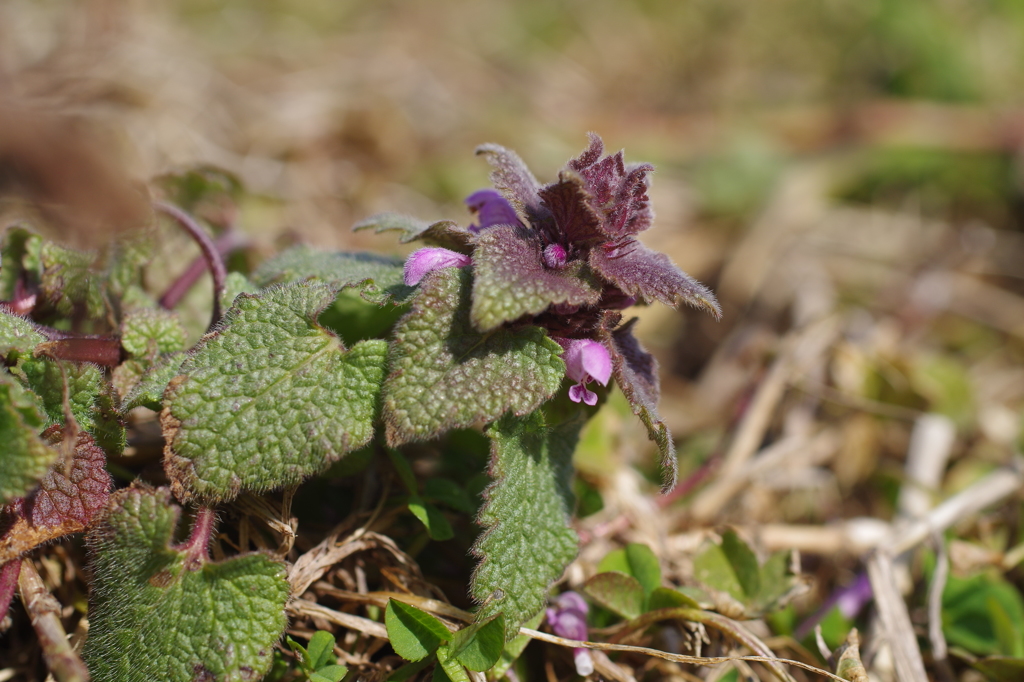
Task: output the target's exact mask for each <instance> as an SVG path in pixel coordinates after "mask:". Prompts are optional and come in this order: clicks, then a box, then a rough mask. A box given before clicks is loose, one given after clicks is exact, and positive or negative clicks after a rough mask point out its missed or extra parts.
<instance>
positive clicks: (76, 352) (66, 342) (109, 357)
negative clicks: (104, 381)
mask: <svg viewBox="0 0 1024 682" xmlns="http://www.w3.org/2000/svg"><path fill="white" fill-rule="evenodd" d="M36 351H37V352H39V353H43V354H45V355H48V356H50V357H52V358H54V359H56V360H70V361H71V362H92V363H94V364H97V365H102V366H104V367H117V366H118V365H119V364H121V339H119V338H117V337H116V336H113V337H95V336H68V337H65V338H62V339H55V340H53V341H44V342H43V343H40V344H39V345H38V346H36Z"/></svg>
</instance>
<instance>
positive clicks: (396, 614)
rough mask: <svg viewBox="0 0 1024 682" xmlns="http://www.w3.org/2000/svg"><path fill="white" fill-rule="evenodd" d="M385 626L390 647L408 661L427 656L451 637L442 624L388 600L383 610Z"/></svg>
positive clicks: (428, 615) (409, 607)
mask: <svg viewBox="0 0 1024 682" xmlns="http://www.w3.org/2000/svg"><path fill="white" fill-rule="evenodd" d="M384 625H385V626H386V627H387V629H388V639H389V640H391V647H392V648H393V649H394V650H395V653H397V654H398V655H399V656H401V657H402V658H404V659H405V660H407V661H419V660H421V659H423V658H425V657H426V656H429V655H430V654H432V653H434V651H436V650H437V647H438V646H439V645H440V644H441V643H443V642H447V641H448V640H449V639H451V635H452V633H451V632H449V631H448V628H446V627H445V626H444V624H443V623H441V621H439V620H438V619H437V618H434V617H433V616H432V615H430V614H429V613H427V612H426V611H421V610H420V609H418V608H416V607H415V606H411V605H409V604H406V603H405V602H400V601H396V600H394V599H389V600H388V605H387V607H386V608H385V609H384Z"/></svg>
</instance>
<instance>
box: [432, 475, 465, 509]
mask: <svg viewBox="0 0 1024 682" xmlns="http://www.w3.org/2000/svg"><path fill="white" fill-rule="evenodd" d="M423 497H425V498H426V499H428V500H432V501H434V502H440V503H441V504H446V505H448V506H449V507H451V508H452V509H454V510H455V511H460V512H462V513H463V514H472V513H474V512H475V511H476V506H475V505H474V504H473V501H472V500H471V499H469V493H467V492H466V490H465V488H463V487H462V486H460V485H459V484H458V483H456V482H455V481H452V480H450V479H447V478H440V477H438V478H428V479H427V480H426V482H425V483H424V484H423Z"/></svg>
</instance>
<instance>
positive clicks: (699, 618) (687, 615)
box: [611, 606, 793, 682]
mask: <svg viewBox="0 0 1024 682" xmlns="http://www.w3.org/2000/svg"><path fill="white" fill-rule="evenodd" d="M663 620H687V621H691V622H694V623H701V624H702V625H705V626H707V627H711V628H714V629H716V630H718V631H719V632H721V633H722V634H724V635H726V636H728V637H730V638H732V639H734V640H735V641H737V642H739V643H740V644H743V645H744V646H746V647H747V648H748V649H750V650H751V651H753V652H754V653H755V654H757V655H758V656H765V657H768V658H774V657H775V654H773V653H772V651H771V650H770V649H769V648H768V647H767V646H766V645H765V644H764V642H762V641H761V640H760V639H758V638H757V637H755V636H754V635H753V634H751V633H750V632H748V631H747V630H746V628H744V627H743V626H742V625H741V624H740V623H737V622H736V621H734V620H732V619H731V618H726V617H725V616H723V615H721V614H718V613H714V612H712V611H703V610H701V609H693V608H688V607H685V606H680V607H673V608H667V609H658V610H656V611H649V612H647V613H645V614H643V615H641V616H639V617H637V618H634V619H633V620H631V621H629V622H628V623H626V624H625V625H624V626H623V627H622V630H620V631H619V632H618V633H616V635H615V637H613V638H612V639H611V641H612V643H615V642H618V641H620V640H621V639H622V638H623V637H625V636H626V635H628V634H629V633H631V632H636V631H637V630H643V629H645V628H647V627H649V626H651V625H653V624H654V623H657V622H659V621H663ZM766 665H767V666H768V669H769V670H770V671H771V672H772V674H773V675H775V677H777V678H778V679H779V680H782V681H783V682H793V677H792V676H791V675H790V674H789V673H788V672H786V669H785V668H783V667H782V666H781V665H779V664H778V663H766Z"/></svg>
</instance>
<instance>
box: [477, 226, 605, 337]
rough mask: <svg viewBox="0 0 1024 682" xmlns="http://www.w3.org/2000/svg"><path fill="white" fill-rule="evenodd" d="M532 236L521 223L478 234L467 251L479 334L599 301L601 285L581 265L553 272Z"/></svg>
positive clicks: (489, 229)
mask: <svg viewBox="0 0 1024 682" xmlns="http://www.w3.org/2000/svg"><path fill="white" fill-rule="evenodd" d="M542 246H543V245H542V243H541V240H540V238H539V237H537V236H536V233H534V232H532V231H531V230H528V229H527V228H525V227H522V226H521V225H498V226H495V227H490V228H488V229H486V230H482V231H481V232H480V235H479V236H478V237H477V245H476V250H475V251H474V252H473V273H474V276H475V278H476V279H475V282H474V283H473V307H472V312H471V317H472V320H473V324H474V326H475V327H476V328H477V329H479V330H480V331H484V332H486V331H490V330H492V329H494V328H495V327H498V326H499V325H501V324H503V323H505V322H512V321H514V320H518V319H519V318H521V317H524V316H527V315H537V314H539V313H542V312H544V311H545V310H547V309H548V307H549V306H551V305H553V304H558V303H566V304H569V305H577V306H587V305H594V304H596V303H597V301H598V299H600V298H601V287H600V286H599V285H598V284H597V282H596V281H595V280H594V278H593V276H591V275H590V271H589V268H587V267H586V265H585V263H583V262H582V261H576V262H575V263H571V264H569V265H567V266H566V267H564V268H562V269H560V270H558V269H553V268H548V267H546V266H545V265H544V261H543V260H542V258H541V249H542Z"/></svg>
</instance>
